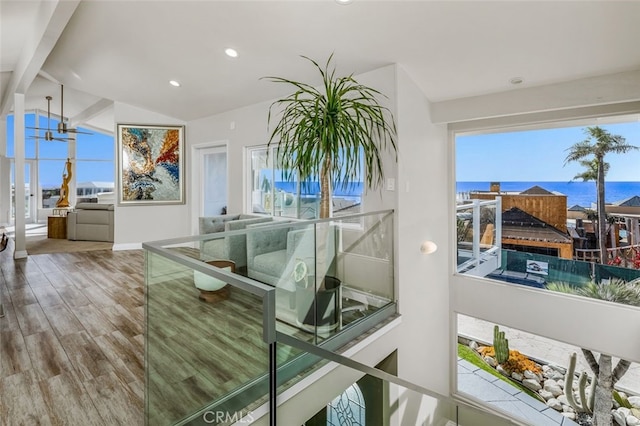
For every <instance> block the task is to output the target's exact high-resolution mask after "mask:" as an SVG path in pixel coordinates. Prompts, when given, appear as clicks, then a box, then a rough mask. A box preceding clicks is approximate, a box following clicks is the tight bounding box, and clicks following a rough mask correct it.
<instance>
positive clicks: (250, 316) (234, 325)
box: [143, 211, 397, 426]
mask: <svg viewBox="0 0 640 426" xmlns="http://www.w3.org/2000/svg"><path fill="white" fill-rule="evenodd" d="M225 239H227V240H226V241H225ZM208 241H220V243H223V242H224V243H228V242H231V243H232V245H233V246H234V247H235V248H237V247H238V246H240V247H245V249H244V250H246V252H245V253H241V254H240V257H238V253H237V250H236V252H235V254H234V252H233V250H231V251H229V253H230V254H231V255H233V256H235V259H234V263H235V264H237V265H242V266H240V267H238V268H235V271H234V272H232V271H231V270H227V269H222V268H220V267H215V266H212V265H210V264H209V263H207V262H208V261H210V260H211V259H210V258H209V257H207V256H204V255H203V254H204V253H203V251H202V247H203V242H208ZM143 248H144V249H145V268H146V271H145V279H146V295H145V297H146V333H145V339H146V341H145V345H146V347H145V367H146V368H145V371H146V378H145V379H146V384H145V385H146V392H145V416H146V423H147V424H149V425H154V426H155V425H174V424H180V425H182V424H185V425H186V424H189V425H195V424H225V422H226V423H228V422H232V420H233V419H234V418H235V419H236V420H237V419H238V418H243V416H246V415H247V414H248V413H251V412H252V411H253V410H255V409H256V408H257V407H260V406H261V405H264V404H265V403H268V402H269V401H270V400H271V396H272V395H273V391H274V388H273V386H275V383H272V380H273V377H274V376H273V375H271V374H270V372H271V371H276V370H277V372H278V375H277V376H278V380H279V383H283V384H286V385H287V386H289V385H291V384H292V383H295V382H296V381H298V380H300V379H301V378H304V377H305V375H307V374H308V373H309V372H311V371H313V370H315V369H317V368H319V367H320V366H321V365H322V364H323V363H324V362H326V361H324V360H321V359H319V358H317V357H316V356H314V355H311V354H309V353H306V352H303V351H301V350H299V349H297V348H295V347H286V348H285V347H278V346H277V345H276V335H282V336H293V337H294V338H295V339H296V340H299V341H302V342H305V343H307V344H310V345H312V346H322V347H323V348H325V349H326V350H329V351H333V350H336V349H338V348H339V347H341V346H343V345H345V344H346V343H348V342H350V341H353V340H354V339H357V338H358V337H359V336H361V335H362V334H363V333H364V332H366V331H367V330H369V329H371V328H372V327H374V326H376V324H379V323H381V322H383V321H385V320H387V319H389V318H391V317H393V316H396V315H397V313H396V303H395V302H396V300H395V295H394V282H393V276H394V273H393V212H392V211H384V212H375V213H367V214H359V215H352V216H345V217H340V218H335V219H326V220H314V221H287V222H283V221H275V220H274V221H273V222H268V223H263V224H256V225H255V226H252V227H250V226H248V227H247V228H246V229H242V230H237V231H229V232H219V233H215V234H206V235H199V236H192V237H184V238H178V239H173V240H165V241H158V242H152V243H145V244H143ZM242 255H244V257H245V259H244V262H243V259H241V257H242ZM218 260H220V259H218ZM225 260H229V259H225ZM216 286H218V287H220V289H222V290H223V291H222V292H220V289H217V290H216V289H215V288H216ZM197 287H198V288H197ZM204 288H207V289H209V290H206V291H212V292H213V293H214V295H215V296H216V297H214V298H213V299H211V298H210V297H209V296H211V294H209V293H207V297H204V299H207V298H208V300H214V303H210V302H207V301H205V300H202V299H200V297H203V293H202V289H204ZM212 289H213V290H212ZM274 412H275V410H274ZM221 413H223V414H224V415H222V414H221ZM229 413H232V414H229Z"/></svg>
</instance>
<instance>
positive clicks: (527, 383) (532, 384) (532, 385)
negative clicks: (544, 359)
mask: <svg viewBox="0 0 640 426" xmlns="http://www.w3.org/2000/svg"><path fill="white" fill-rule="evenodd" d="M522 385H523V386H524V387H526V388H527V389H531V390H532V391H534V392H536V391H538V390H540V389H542V386H540V383H538V381H537V380H534V379H524V380H523V381H522ZM552 393H553V392H552ZM554 396H555V395H554Z"/></svg>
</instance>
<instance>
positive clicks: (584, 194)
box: [456, 181, 640, 207]
mask: <svg viewBox="0 0 640 426" xmlns="http://www.w3.org/2000/svg"><path fill="white" fill-rule="evenodd" d="M489 185H490V182H456V193H460V192H469V191H473V190H479V191H488V190H489ZM535 185H538V186H540V187H542V188H544V189H546V190H547V191H551V192H554V191H557V192H560V193H561V194H564V195H566V196H567V207H572V206H574V205H576V204H578V205H580V206H582V207H590V206H591V203H595V202H596V183H595V182H500V189H501V190H502V191H524V190H526V189H529V188H531V187H532V186H535ZM634 195H638V196H640V182H637V181H636V182H606V184H605V199H606V202H607V203H615V202H618V201H621V200H624V199H626V198H629V197H633V196H634Z"/></svg>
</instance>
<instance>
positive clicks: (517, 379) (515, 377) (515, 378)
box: [511, 371, 540, 383]
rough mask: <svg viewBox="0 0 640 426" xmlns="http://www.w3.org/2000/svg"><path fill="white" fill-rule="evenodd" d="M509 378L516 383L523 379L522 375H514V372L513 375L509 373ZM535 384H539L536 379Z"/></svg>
mask: <svg viewBox="0 0 640 426" xmlns="http://www.w3.org/2000/svg"><path fill="white" fill-rule="evenodd" d="M511 378H512V379H513V380H515V381H517V382H521V381H522V380H523V379H524V377H523V376H522V374H520V373H516V372H515V371H514V372H513V373H511ZM535 380H536V382H538V383H540V382H539V381H538V380H537V379H535Z"/></svg>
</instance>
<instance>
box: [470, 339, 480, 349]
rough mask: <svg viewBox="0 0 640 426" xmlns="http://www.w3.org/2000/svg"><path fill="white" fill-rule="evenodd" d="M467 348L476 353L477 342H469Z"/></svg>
mask: <svg viewBox="0 0 640 426" xmlns="http://www.w3.org/2000/svg"><path fill="white" fill-rule="evenodd" d="M469 347H470V348H471V349H473V350H474V351H477V350H478V342H476V341H475V340H471V341H470V342H469Z"/></svg>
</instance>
